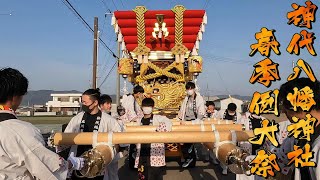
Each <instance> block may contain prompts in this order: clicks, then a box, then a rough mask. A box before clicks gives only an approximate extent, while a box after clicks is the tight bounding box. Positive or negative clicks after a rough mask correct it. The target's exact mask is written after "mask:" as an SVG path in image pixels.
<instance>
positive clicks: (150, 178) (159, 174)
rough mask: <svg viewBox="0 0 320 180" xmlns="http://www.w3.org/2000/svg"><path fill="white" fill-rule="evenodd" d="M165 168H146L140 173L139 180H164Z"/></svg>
mask: <svg viewBox="0 0 320 180" xmlns="http://www.w3.org/2000/svg"><path fill="white" fill-rule="evenodd" d="M164 168H165V167H152V166H144V171H143V172H139V171H138V179H139V180H163V175H164V174H165V170H164Z"/></svg>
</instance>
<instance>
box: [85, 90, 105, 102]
mask: <svg viewBox="0 0 320 180" xmlns="http://www.w3.org/2000/svg"><path fill="white" fill-rule="evenodd" d="M82 95H88V96H89V97H90V99H91V100H92V101H96V100H97V101H99V99H100V95H101V93H100V89H99V88H97V89H88V90H86V91H85V92H84V93H83V94H82Z"/></svg>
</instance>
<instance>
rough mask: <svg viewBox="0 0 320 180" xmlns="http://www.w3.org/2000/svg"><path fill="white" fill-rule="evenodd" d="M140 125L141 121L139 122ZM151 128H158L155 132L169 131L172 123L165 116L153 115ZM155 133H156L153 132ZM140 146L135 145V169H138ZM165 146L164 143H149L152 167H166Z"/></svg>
mask: <svg viewBox="0 0 320 180" xmlns="http://www.w3.org/2000/svg"><path fill="white" fill-rule="evenodd" d="M139 124H141V120H140V121H139ZM152 125H153V126H159V127H158V128H157V131H159V132H161V131H171V128H172V122H171V121H170V119H168V118H167V117H166V116H161V115H153V119H152ZM155 133H156V132H155ZM140 149H141V144H137V155H136V159H135V168H138V165H139V157H140ZM165 159H166V157H165V145H164V143H151V150H150V165H151V166H152V167H162V166H165V165H166V160H165Z"/></svg>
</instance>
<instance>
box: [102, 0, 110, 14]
mask: <svg viewBox="0 0 320 180" xmlns="http://www.w3.org/2000/svg"><path fill="white" fill-rule="evenodd" d="M101 2H102V4H103V6H104V7H105V8H106V9H107V10H108V11H109V12H111V11H110V8H109V6H108V5H107V3H106V1H105V0H101Z"/></svg>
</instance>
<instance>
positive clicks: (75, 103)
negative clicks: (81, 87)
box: [46, 94, 82, 115]
mask: <svg viewBox="0 0 320 180" xmlns="http://www.w3.org/2000/svg"><path fill="white" fill-rule="evenodd" d="M81 95H82V94H51V97H52V101H48V102H47V103H46V107H47V111H48V112H57V113H58V114H60V115H73V114H76V113H78V112H79V111H80V103H81Z"/></svg>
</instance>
